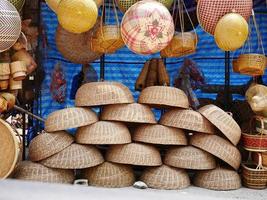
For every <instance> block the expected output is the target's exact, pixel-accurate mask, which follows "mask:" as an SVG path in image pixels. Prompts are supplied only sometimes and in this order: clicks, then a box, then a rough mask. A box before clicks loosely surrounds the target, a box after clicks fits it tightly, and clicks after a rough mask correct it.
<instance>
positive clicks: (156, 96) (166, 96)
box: [138, 86, 189, 108]
mask: <svg viewBox="0 0 267 200" xmlns="http://www.w3.org/2000/svg"><path fill="white" fill-rule="evenodd" d="M138 103H142V104H148V105H151V106H152V107H153V106H155V107H165V106H166V107H181V108H189V102H188V98H187V96H186V94H185V93H184V92H183V91H182V90H180V89H178V88H174V87H167V86H152V87H147V88H145V89H144V90H142V92H141V93H140V96H139V99H138Z"/></svg>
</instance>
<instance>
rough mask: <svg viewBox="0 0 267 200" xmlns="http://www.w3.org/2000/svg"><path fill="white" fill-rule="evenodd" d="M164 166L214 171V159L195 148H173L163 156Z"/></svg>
mask: <svg viewBox="0 0 267 200" xmlns="http://www.w3.org/2000/svg"><path fill="white" fill-rule="evenodd" d="M164 164H166V165H170V166H173V167H177V168H182V169H196V170H205V169H214V168H215V167H216V161H215V158H214V157H213V156H212V155H211V154H209V153H207V152H205V151H203V150H201V149H198V148H196V147H193V146H186V147H175V148H172V149H169V150H168V151H167V153H166V155H165V159H164Z"/></svg>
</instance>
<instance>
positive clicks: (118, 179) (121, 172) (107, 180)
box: [83, 162, 135, 188]
mask: <svg viewBox="0 0 267 200" xmlns="http://www.w3.org/2000/svg"><path fill="white" fill-rule="evenodd" d="M83 175H84V177H85V178H86V179H88V181H89V185H94V186H100V187H111V188H120V187H128V186H132V185H133V183H134V180H135V177H134V172H133V170H132V168H131V167H130V166H127V165H121V164H116V163H111V162H104V163H102V164H101V165H98V166H96V167H92V168H88V169H85V170H84V173H83Z"/></svg>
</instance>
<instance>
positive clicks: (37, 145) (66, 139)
mask: <svg viewBox="0 0 267 200" xmlns="http://www.w3.org/2000/svg"><path fill="white" fill-rule="evenodd" d="M73 142H74V139H73V137H72V136H71V135H70V134H68V133H67V132H64V131H61V132H55V133H46V132H44V133H42V134H40V135H38V136H36V137H35V138H34V139H33V140H32V141H31V143H30V145H29V158H30V160H31V161H40V160H43V159H46V158H48V157H50V156H52V155H54V154H56V153H58V152H60V151H62V150H63V149H65V148H66V147H68V146H70V145H71V144H72V143H73Z"/></svg>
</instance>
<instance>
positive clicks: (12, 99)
mask: <svg viewBox="0 0 267 200" xmlns="http://www.w3.org/2000/svg"><path fill="white" fill-rule="evenodd" d="M0 96H1V97H3V98H4V99H5V100H6V101H7V110H10V109H12V108H13V107H14V105H15V103H16V97H15V95H13V94H11V93H7V92H5V93H0Z"/></svg>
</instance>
